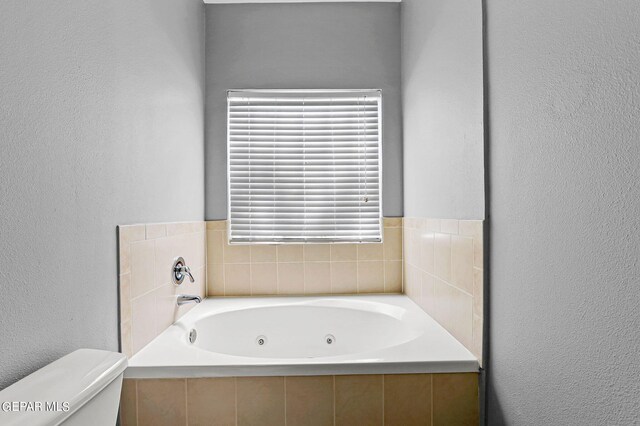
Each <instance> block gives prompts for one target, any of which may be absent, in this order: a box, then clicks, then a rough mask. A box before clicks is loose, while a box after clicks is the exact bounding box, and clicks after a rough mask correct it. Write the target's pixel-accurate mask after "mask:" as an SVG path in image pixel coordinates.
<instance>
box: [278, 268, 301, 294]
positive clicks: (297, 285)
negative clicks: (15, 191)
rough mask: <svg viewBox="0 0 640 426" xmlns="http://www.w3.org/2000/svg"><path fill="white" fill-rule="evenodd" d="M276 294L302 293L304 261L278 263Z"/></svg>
mask: <svg viewBox="0 0 640 426" xmlns="http://www.w3.org/2000/svg"><path fill="white" fill-rule="evenodd" d="M278 294H304V263H302V262H298V263H278Z"/></svg>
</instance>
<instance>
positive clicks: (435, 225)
mask: <svg viewBox="0 0 640 426" xmlns="http://www.w3.org/2000/svg"><path fill="white" fill-rule="evenodd" d="M424 229H425V230H426V231H429V232H440V230H441V226H440V219H426V220H425V223H424Z"/></svg>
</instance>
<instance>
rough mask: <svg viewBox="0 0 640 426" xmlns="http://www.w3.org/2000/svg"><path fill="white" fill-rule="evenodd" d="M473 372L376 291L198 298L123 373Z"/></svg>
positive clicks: (447, 344)
mask: <svg viewBox="0 0 640 426" xmlns="http://www.w3.org/2000/svg"><path fill="white" fill-rule="evenodd" d="M192 330H195V334H197V337H196V338H195V341H194V343H190V341H189V335H190V333H191V334H193V333H192ZM476 371H478V361H477V359H476V358H475V357H474V356H473V355H472V354H471V353H470V352H469V351H468V350H467V349H465V348H464V346H462V345H461V344H460V343H459V342H458V341H457V340H455V339H454V338H453V337H452V336H451V335H450V334H449V333H448V332H447V331H446V330H445V329H444V328H442V327H441V326H440V325H439V324H438V323H437V322H436V321H435V320H433V319H432V318H431V317H430V316H428V315H427V314H426V313H424V312H423V311H422V310H421V309H420V308H419V307H418V306H417V305H416V304H414V303H413V302H412V301H411V300H410V299H409V298H408V297H406V296H401V295H392V296H386V295H385V296H382V295H381V296H343V297H333V296H328V297H286V298H284V297H278V298H220V299H217V298H210V299H206V300H204V301H203V302H202V303H201V304H200V305H198V306H196V307H195V308H194V309H192V310H191V311H190V312H189V313H188V314H187V315H185V316H184V317H183V318H182V319H180V320H179V321H178V322H176V323H175V324H173V325H172V326H171V327H169V328H168V329H167V330H165V331H164V332H163V333H162V334H161V335H160V336H158V337H157V338H156V339H155V340H153V341H152V342H151V343H149V344H148V345H147V346H146V347H144V348H143V349H142V350H140V352H138V353H137V354H136V355H134V356H133V357H132V358H131V360H130V361H129V367H128V368H127V371H126V373H125V377H127V378H157V377H224V376H274V375H325V374H331V375H333V374H393V373H461V372H476Z"/></svg>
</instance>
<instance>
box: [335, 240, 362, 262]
mask: <svg viewBox="0 0 640 426" xmlns="http://www.w3.org/2000/svg"><path fill="white" fill-rule="evenodd" d="M351 260H358V245H357V244H331V261H332V262H347V261H351Z"/></svg>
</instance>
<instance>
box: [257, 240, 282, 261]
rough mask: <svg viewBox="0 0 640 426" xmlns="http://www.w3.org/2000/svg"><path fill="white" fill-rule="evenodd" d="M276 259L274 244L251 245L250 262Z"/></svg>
mask: <svg viewBox="0 0 640 426" xmlns="http://www.w3.org/2000/svg"><path fill="white" fill-rule="evenodd" d="M277 260H278V254H277V248H276V246H272V245H267V244H256V245H252V246H251V263H259V262H267V263H268V262H276V261H277Z"/></svg>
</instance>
